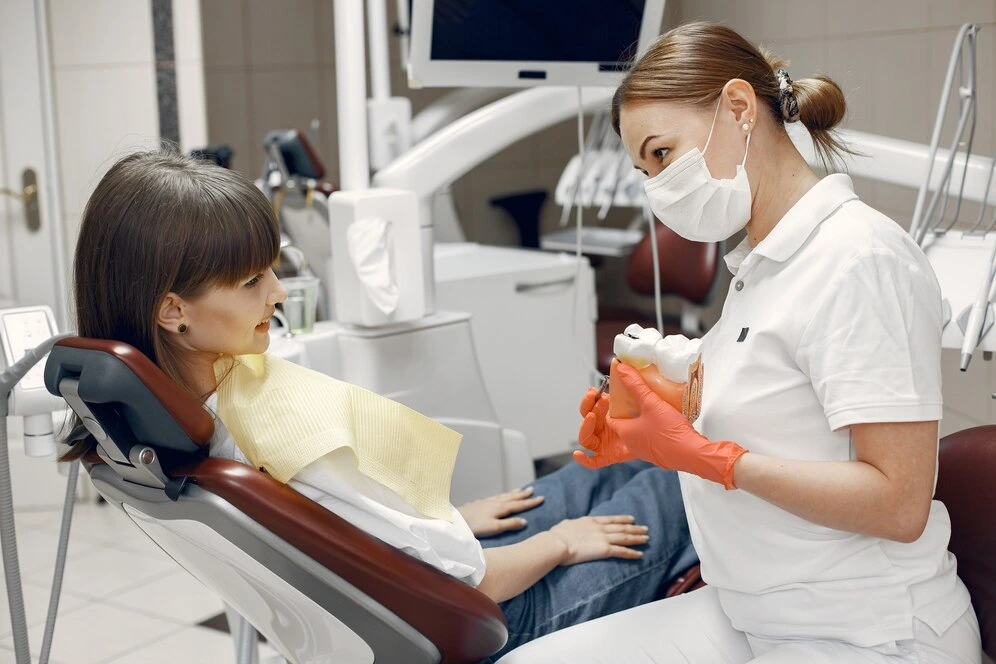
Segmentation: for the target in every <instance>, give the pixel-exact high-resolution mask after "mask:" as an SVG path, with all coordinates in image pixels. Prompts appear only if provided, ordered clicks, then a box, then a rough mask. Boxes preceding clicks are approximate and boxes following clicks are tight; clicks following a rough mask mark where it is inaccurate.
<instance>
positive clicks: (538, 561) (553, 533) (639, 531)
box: [477, 516, 649, 602]
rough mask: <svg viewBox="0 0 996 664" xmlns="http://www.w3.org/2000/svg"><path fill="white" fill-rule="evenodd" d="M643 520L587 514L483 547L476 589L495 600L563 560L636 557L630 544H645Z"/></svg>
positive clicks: (564, 562)
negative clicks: (503, 543)
mask: <svg viewBox="0 0 996 664" xmlns="http://www.w3.org/2000/svg"><path fill="white" fill-rule="evenodd" d="M648 539H649V538H648V537H647V528H646V526H637V525H634V524H633V517H631V516H585V517H581V518H580V519H565V520H563V521H561V522H560V523H558V524H557V525H556V526H554V527H553V528H551V529H550V530H548V531H546V532H544V533H539V534H537V535H533V536H532V537H530V538H529V539H527V540H525V541H522V542H518V543H516V544H510V545H508V546H499V547H495V548H492V549H485V550H484V559H485V560H486V561H487V570H486V571H485V573H484V579H483V580H482V581H481V583H480V585H478V586H477V589H478V590H479V591H481V592H482V593H484V594H485V595H487V596H488V597H490V598H491V599H492V600H494V601H495V602H504V601H505V600H507V599H511V598H513V597H515V596H516V595H519V594H520V593H523V592H525V591H526V590H527V589H528V588H529V587H530V586H532V585H533V584H534V583H536V582H537V581H539V580H540V579H542V578H543V577H544V576H546V575H547V574H548V573H549V572H550V571H551V570H552V569H554V568H555V567H559V566H561V565H576V564H577V563H583V562H588V561H590V560H601V559H603V558H629V559H633V560H635V559H638V558H640V557H642V556H643V554H642V553H640V552H639V551H636V550H635V549H631V548H629V547H631V546H638V545H640V544H645V543H646V542H647V540H648Z"/></svg>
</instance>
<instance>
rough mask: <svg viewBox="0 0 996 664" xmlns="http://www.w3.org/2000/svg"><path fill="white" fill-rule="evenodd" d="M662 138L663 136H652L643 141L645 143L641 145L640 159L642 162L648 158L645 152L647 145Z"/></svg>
mask: <svg viewBox="0 0 996 664" xmlns="http://www.w3.org/2000/svg"><path fill="white" fill-rule="evenodd" d="M660 136H661V134H651V135H650V136H647V137H646V138H645V139H643V143H641V144H640V159H641V160H642V159H646V158H647V157H646V155H645V152H646V150H647V143H649V142H650V141H652V140H654V139H655V138H660Z"/></svg>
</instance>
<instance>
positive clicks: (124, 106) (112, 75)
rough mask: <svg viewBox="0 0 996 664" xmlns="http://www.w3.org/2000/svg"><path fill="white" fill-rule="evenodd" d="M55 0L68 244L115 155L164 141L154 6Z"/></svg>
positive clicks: (52, 13) (116, 0)
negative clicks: (159, 113)
mask: <svg viewBox="0 0 996 664" xmlns="http://www.w3.org/2000/svg"><path fill="white" fill-rule="evenodd" d="M48 3H49V17H50V25H49V30H50V43H51V47H52V66H53V69H54V76H53V80H54V85H55V107H56V108H55V112H56V123H57V132H58V141H59V156H60V166H61V171H62V172H61V180H62V196H63V209H64V211H65V220H64V228H65V231H66V245H65V246H66V247H69V248H72V247H74V246H76V231H77V229H78V227H79V219H80V215H81V213H82V211H83V206H84V205H85V203H86V200H87V198H88V197H89V195H90V192H91V191H92V190H93V187H94V186H95V185H96V183H97V181H98V180H99V179H100V177H101V176H102V175H103V173H104V172H105V171H106V170H107V168H108V167H109V166H110V164H111V163H113V161H114V158H115V157H117V156H119V155H122V154H124V153H126V152H127V151H129V150H130V149H134V148H135V147H143V146H145V147H151V146H153V145H155V144H156V141H157V140H158V136H159V119H158V109H157V102H156V72H155V59H154V53H153V40H152V15H151V3H150V2H147V1H143V2H136V1H135V0H99V1H98V2H77V1H76V0H48ZM70 258H71V257H70Z"/></svg>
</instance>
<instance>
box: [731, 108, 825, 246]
mask: <svg viewBox="0 0 996 664" xmlns="http://www.w3.org/2000/svg"><path fill="white" fill-rule="evenodd" d="M757 131H758V133H762V135H761V136H754V137H753V138H752V139H751V146H750V147H751V154H750V159H752V160H754V163H755V164H763V167H762V169H761V170H760V172H759V176H758V179H757V190H756V191H757V193H756V195H755V196H754V203H753V205H752V207H751V217H750V222H748V224H747V229H746V230H747V238H748V241H749V242H750V246H751V247H756V246H757V245H758V244H759V243H760V242H761V241H762V240H763V239H764V238H766V237H768V234H769V233H771V231H772V229H774V227H775V226H777V225H778V222H779V221H781V219H782V217H784V216H785V213H786V212H788V211H789V210H790V209H791V208H792V206H793V205H795V204H796V203H797V202H798V201H799V199H800V198H802V197H803V196H804V195H805V194H806V192H807V191H809V190H810V189H812V188H813V185H815V184H816V183H817V182H819V181H820V177H819V176H818V175H817V174H816V173H815V172H814V171H813V169H812V168H810V167H809V164H807V163H806V160H805V159H804V158H803V157H802V155H801V154H799V150H797V149H796V147H795V144H793V143H792V139H791V138H789V137H788V134H786V133H785V132H784V131H782V130H781V128H777V129H774V128H765V129H762V128H761V127H758V129H757Z"/></svg>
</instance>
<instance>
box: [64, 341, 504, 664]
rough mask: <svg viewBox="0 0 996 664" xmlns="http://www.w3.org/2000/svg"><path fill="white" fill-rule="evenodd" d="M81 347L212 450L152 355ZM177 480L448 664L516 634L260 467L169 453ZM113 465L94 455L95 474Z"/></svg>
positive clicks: (426, 570)
mask: <svg viewBox="0 0 996 664" xmlns="http://www.w3.org/2000/svg"><path fill="white" fill-rule="evenodd" d="M59 343H60V344H65V345H68V346H70V347H72V348H80V349H83V350H90V351H95V352H102V353H108V354H111V355H113V356H115V357H116V358H118V359H119V360H121V361H122V362H124V363H125V364H126V365H127V366H128V367H129V368H131V369H132V370H133V371H134V372H135V373H136V375H138V376H139V377H140V378H141V379H142V381H143V382H144V383H145V384H146V385H147V386H148V387H149V388H150V390H151V391H152V392H153V393H154V394H155V395H156V397H157V398H159V399H161V401H162V403H164V404H166V405H167V409H168V410H169V412H170V414H171V415H173V417H174V418H175V419H176V420H177V422H178V423H180V424H181V425H182V427H183V428H184V430H185V431H192V432H194V434H196V436H197V437H196V438H195V437H194V436H193V435H192V436H191V438H194V439H195V440H196V441H198V442H200V443H201V444H202V445H203V444H204V443H207V442H208V441H209V439H210V437H211V435H212V433H213V431H214V422H213V420H212V419H211V416H210V415H209V414H208V413H207V411H205V409H204V408H203V407H202V405H201V403H200V402H199V401H198V400H196V399H193V398H192V397H190V396H189V395H187V394H185V393H183V392H182V391H181V390H180V389H179V388H178V387H177V386H176V385H175V384H174V383H173V382H172V381H170V380H169V379H168V378H166V376H165V375H164V374H163V373H162V372H161V371H160V370H159V368H158V367H156V366H155V365H154V364H153V363H152V362H151V361H149V359H148V358H146V357H145V356H144V355H143V354H142V353H140V352H139V351H137V350H136V349H134V348H132V347H131V346H129V345H127V344H123V343H119V342H113V341H106V340H96V339H83V338H78V337H73V338H69V339H65V340H63V341H60V342H59ZM160 460H161V461H162V462H163V470H164V472H165V473H166V474H167V475H168V476H169V477H170V478H172V479H180V478H184V477H186V478H187V479H188V481H192V482H194V483H195V484H197V485H198V486H200V487H201V488H203V489H204V490H206V491H208V492H210V493H212V494H214V495H217V496H219V497H220V498H222V499H224V500H225V501H227V502H228V503H230V504H231V505H233V506H234V507H236V508H238V509H239V510H240V511H242V512H243V513H244V514H246V515H247V516H249V517H250V518H251V519H253V520H255V521H256V522H257V523H259V524H260V525H262V526H263V527H265V528H267V529H268V530H269V531H270V532H272V533H273V534H274V535H276V536H277V537H279V538H281V539H283V540H284V541H286V542H287V543H289V544H290V545H292V546H294V547H295V548H297V549H298V550H300V551H301V552H302V553H304V554H306V555H307V556H309V557H310V558H312V559H313V560H315V561H316V562H318V563H319V564H321V565H324V566H325V567H326V568H327V569H329V570H330V571H332V572H334V573H335V574H337V575H338V576H340V577H341V578H343V579H345V580H346V581H347V582H349V583H351V584H352V585H354V586H355V587H356V588H358V589H360V590H361V591H362V592H364V593H366V594H367V595H368V596H370V597H371V598H373V599H374V600H376V601H377V602H379V603H380V604H382V605H383V606H384V607H385V608H387V609H388V610H389V611H391V612H392V613H394V614H395V615H397V616H398V617H399V618H401V619H402V620H404V621H405V622H407V623H408V624H410V625H411V626H412V627H414V628H415V629H416V630H418V631H419V632H421V633H422V634H423V635H424V636H425V637H426V638H427V639H429V640H430V641H431V642H432V643H433V644H435V646H436V647H437V648H438V649H439V651H440V653H441V654H442V661H443V662H452V663H463V662H476V661H478V660H481V659H483V658H484V657H487V656H489V655H491V654H492V653H494V652H496V651H498V650H499V649H500V648H501V647H502V646H503V645H504V643H505V639H506V635H507V630H506V627H505V618H504V615H503V614H502V612H501V609H500V608H498V606H497V605H496V604H495V603H494V602H492V601H491V600H490V599H489V598H488V597H486V596H485V595H483V594H481V593H479V592H478V591H476V590H474V589H473V588H470V587H469V586H467V585H465V584H464V583H461V582H460V581H457V580H456V579H453V578H452V577H449V576H447V575H446V574H444V573H442V572H439V571H438V570H436V569H435V568H433V567H431V566H429V565H427V564H425V563H423V562H421V561H419V560H416V559H415V558H412V557H411V556H409V555H407V554H405V553H403V552H401V551H399V550H397V549H395V548H393V547H391V546H389V545H387V544H384V543H383V542H381V541H380V540H378V539H376V538H375V537H373V536H371V535H368V534H367V533H365V532H363V531H362V530H360V529H358V528H356V527H354V526H352V525H351V524H349V523H347V522H346V521H344V520H343V519H342V518H340V517H338V516H336V515H335V514H333V513H332V512H330V511H329V510H327V509H325V508H324V507H322V506H321V505H319V504H318V503H315V502H313V501H311V500H309V499H308V498H305V497H304V496H302V495H301V494H299V493H298V492H297V491H294V490H293V489H291V488H290V487H288V486H286V485H285V484H282V483H280V482H278V481H276V480H275V479H273V478H272V477H270V476H269V475H266V474H265V473H262V472H260V471H258V470H256V469H255V468H252V467H250V466H247V465H245V464H242V463H239V462H237V461H233V460H229V459H214V458H205V457H203V456H201V455H185V456H184V457H183V458H182V459H179V460H177V456H176V455H169V456H162V455H161V456H160ZM103 463H104V461H103V460H102V459H101V458H100V457H99V456H97V454H96V453H95V452H90V453H89V454H88V455H87V456H86V457H84V465H85V467H86V468H87V470H88V471H89V470H90V469H91V468H93V467H94V466H95V465H98V464H103Z"/></svg>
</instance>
